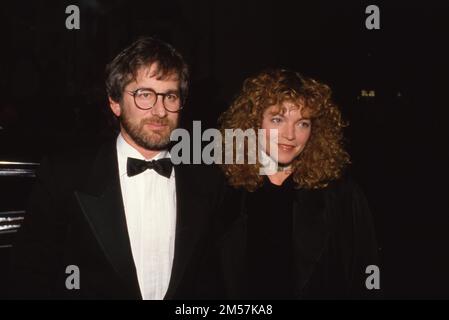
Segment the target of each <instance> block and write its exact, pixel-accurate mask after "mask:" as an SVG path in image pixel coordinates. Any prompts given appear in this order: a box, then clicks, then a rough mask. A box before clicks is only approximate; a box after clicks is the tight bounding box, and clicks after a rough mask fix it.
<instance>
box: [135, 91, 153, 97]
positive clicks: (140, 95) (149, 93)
mask: <svg viewBox="0 0 449 320" xmlns="http://www.w3.org/2000/svg"><path fill="white" fill-rule="evenodd" d="M138 96H139V97H140V98H145V99H147V98H149V97H151V96H153V94H152V93H151V92H140V93H138Z"/></svg>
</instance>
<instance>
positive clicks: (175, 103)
mask: <svg viewBox="0 0 449 320" xmlns="http://www.w3.org/2000/svg"><path fill="white" fill-rule="evenodd" d="M127 92H128V93H129V94H130V95H132V96H133V97H134V103H135V104H136V107H137V108H139V109H141V110H149V109H151V108H153V107H154V106H155V105H156V103H157V98H158V96H162V105H163V106H164V108H165V110H167V111H168V112H179V111H180V110H181V109H182V106H181V98H180V96H179V94H177V93H173V92H171V93H159V92H156V91H154V90H153V89H149V88H143V89H137V90H135V91H127Z"/></svg>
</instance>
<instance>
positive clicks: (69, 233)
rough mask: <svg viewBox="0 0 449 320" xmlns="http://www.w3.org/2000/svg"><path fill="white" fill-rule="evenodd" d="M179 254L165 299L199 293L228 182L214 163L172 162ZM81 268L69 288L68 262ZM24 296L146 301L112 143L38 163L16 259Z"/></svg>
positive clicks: (19, 292)
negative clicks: (202, 265)
mask: <svg viewBox="0 0 449 320" xmlns="http://www.w3.org/2000/svg"><path fill="white" fill-rule="evenodd" d="M174 170H175V179H176V194H177V220H176V221H177V222H176V238H175V253H174V261H173V269H172V274H171V279H170V284H169V288H168V291H167V294H166V296H165V299H181V298H197V291H196V289H195V288H196V286H197V284H198V282H201V281H203V280H204V279H203V278H202V277H201V276H200V275H199V274H198V271H199V268H198V263H199V262H200V261H201V259H202V258H203V257H204V246H205V245H206V244H207V243H208V240H207V239H206V237H207V234H208V232H210V230H211V228H210V224H211V221H212V219H214V214H215V212H217V207H219V206H220V201H221V198H220V197H221V195H222V192H221V190H220V188H221V187H222V186H223V185H224V183H223V180H222V179H221V175H220V173H219V171H218V169H216V168H214V167H212V166H195V165H177V166H175V167H174ZM69 265H76V266H77V267H78V268H79V270H80V289H79V290H68V289H67V288H66V285H65V281H66V278H67V277H68V276H69V274H66V273H65V272H66V267H67V266H69ZM11 279H12V281H11V282H12V288H13V289H12V290H13V293H10V294H13V295H14V296H15V297H19V298H63V299H72V298H73V299H141V295H140V290H139V286H138V280H137V275H136V270H135V265H134V262H133V257H132V252H131V247H130V242H129V237H128V231H127V226H126V219H125V213H124V206H123V201H122V195H121V188H120V180H119V176H118V164H117V151H116V146H115V141H113V142H110V143H107V144H104V145H103V146H102V147H101V148H100V149H96V150H95V149H93V150H90V151H83V152H71V153H68V154H65V155H60V156H57V157H48V158H47V160H44V161H43V162H42V163H41V167H40V172H39V174H38V178H37V182H36V185H35V188H34V191H33V193H32V196H31V200H30V205H29V208H28V210H27V216H26V219H25V222H24V225H23V226H22V228H21V230H20V232H19V237H18V241H17V244H16V246H15V248H14V251H13V258H12V276H11Z"/></svg>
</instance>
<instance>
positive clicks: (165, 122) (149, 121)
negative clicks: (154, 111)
mask: <svg viewBox="0 0 449 320" xmlns="http://www.w3.org/2000/svg"><path fill="white" fill-rule="evenodd" d="M141 124H142V125H144V124H156V125H163V126H168V125H169V124H170V121H168V119H167V118H157V117H154V118H149V119H143V120H142V121H141Z"/></svg>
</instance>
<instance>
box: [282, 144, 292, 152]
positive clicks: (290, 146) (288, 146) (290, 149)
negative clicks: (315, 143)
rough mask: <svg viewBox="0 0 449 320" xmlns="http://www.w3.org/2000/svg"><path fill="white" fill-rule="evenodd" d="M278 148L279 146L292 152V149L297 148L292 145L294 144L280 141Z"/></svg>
mask: <svg viewBox="0 0 449 320" xmlns="http://www.w3.org/2000/svg"><path fill="white" fill-rule="evenodd" d="M278 148H279V150H282V151H286V152H290V151H293V150H294V149H295V146H292V145H289V144H282V143H279V144H278Z"/></svg>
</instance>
